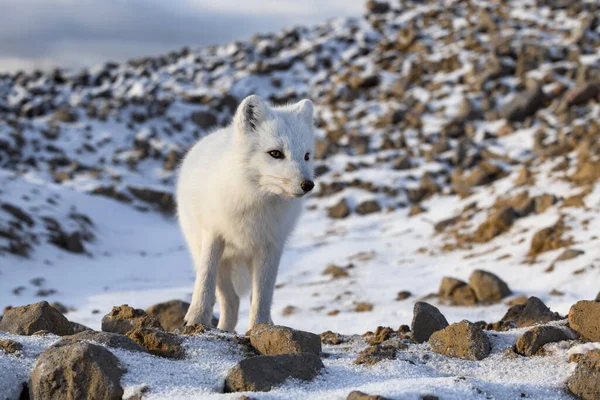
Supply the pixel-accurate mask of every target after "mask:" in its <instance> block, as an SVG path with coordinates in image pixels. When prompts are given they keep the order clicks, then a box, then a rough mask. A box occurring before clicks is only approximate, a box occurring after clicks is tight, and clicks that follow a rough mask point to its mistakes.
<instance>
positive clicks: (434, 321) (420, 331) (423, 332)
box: [411, 301, 448, 343]
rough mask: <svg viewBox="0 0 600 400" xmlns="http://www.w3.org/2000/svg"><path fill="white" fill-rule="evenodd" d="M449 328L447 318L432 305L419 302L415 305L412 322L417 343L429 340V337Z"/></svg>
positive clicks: (414, 338) (412, 329)
mask: <svg viewBox="0 0 600 400" xmlns="http://www.w3.org/2000/svg"><path fill="white" fill-rule="evenodd" d="M447 326H448V321H447V320H446V317H444V316H443V315H442V313H441V312H440V310H438V309H437V308H436V307H434V306H432V305H431V304H428V303H425V302H422V301H419V302H417V303H415V307H414V310H413V320H412V326H411V331H412V337H413V340H414V341H415V342H417V343H423V342H426V341H428V340H429V337H430V336H431V335H432V334H433V333H434V332H437V331H439V330H442V329H444V328H446V327H447Z"/></svg>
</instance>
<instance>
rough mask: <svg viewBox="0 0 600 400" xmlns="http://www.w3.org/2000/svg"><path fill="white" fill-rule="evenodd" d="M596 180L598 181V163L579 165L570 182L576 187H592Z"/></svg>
mask: <svg viewBox="0 0 600 400" xmlns="http://www.w3.org/2000/svg"><path fill="white" fill-rule="evenodd" d="M598 179H600V161H586V162H583V163H581V164H580V165H578V167H577V170H576V171H575V173H574V174H573V176H571V180H572V181H573V182H575V183H576V184H577V185H593V184H594V183H596V181H597V180H598Z"/></svg>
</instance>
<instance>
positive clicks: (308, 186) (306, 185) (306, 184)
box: [300, 181, 315, 193]
mask: <svg viewBox="0 0 600 400" xmlns="http://www.w3.org/2000/svg"><path fill="white" fill-rule="evenodd" d="M314 187H315V183H314V182H313V181H302V183H301V184H300V188H301V189H302V190H303V191H304V193H308V192H310V191H311V190H312V189H313V188H314Z"/></svg>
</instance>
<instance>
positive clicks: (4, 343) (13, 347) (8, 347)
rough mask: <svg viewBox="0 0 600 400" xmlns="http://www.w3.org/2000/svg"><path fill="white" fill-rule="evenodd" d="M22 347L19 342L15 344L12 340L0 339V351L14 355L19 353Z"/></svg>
mask: <svg viewBox="0 0 600 400" xmlns="http://www.w3.org/2000/svg"><path fill="white" fill-rule="evenodd" d="M22 348H23V345H22V344H21V343H19V342H15V341H14V340H12V339H0V350H4V351H5V352H7V353H10V354H14V353H16V352H17V351H20V350H21V349H22Z"/></svg>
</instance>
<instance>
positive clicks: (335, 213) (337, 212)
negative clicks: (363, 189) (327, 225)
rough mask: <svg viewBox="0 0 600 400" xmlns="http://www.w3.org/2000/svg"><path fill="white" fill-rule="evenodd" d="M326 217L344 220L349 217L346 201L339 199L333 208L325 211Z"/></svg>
mask: <svg viewBox="0 0 600 400" xmlns="http://www.w3.org/2000/svg"><path fill="white" fill-rule="evenodd" d="M327 215H329V218H335V219H339V218H346V217H347V216H348V215H350V207H349V206H348V202H347V201H346V199H341V200H340V201H339V202H338V203H337V204H336V205H334V206H333V207H329V208H328V209H327Z"/></svg>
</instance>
